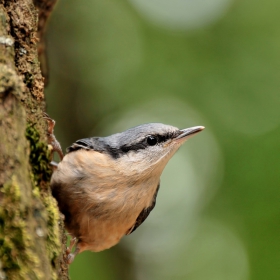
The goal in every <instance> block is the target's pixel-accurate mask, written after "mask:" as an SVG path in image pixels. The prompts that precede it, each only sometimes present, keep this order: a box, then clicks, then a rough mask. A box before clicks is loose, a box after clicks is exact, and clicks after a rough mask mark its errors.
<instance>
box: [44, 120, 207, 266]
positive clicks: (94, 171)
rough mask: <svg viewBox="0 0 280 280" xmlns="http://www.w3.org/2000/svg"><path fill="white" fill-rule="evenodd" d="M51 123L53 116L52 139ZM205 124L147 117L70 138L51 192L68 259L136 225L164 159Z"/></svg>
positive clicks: (149, 204) (152, 199) (152, 197)
mask: <svg viewBox="0 0 280 280" xmlns="http://www.w3.org/2000/svg"><path fill="white" fill-rule="evenodd" d="M48 121H49V123H51V121H52V120H51V119H48ZM53 126H54V121H53V125H52V127H51V128H50V131H49V135H50V138H51V142H52V141H53V139H55V138H54V136H53V133H52V130H53ZM203 129H204V127H203V126H195V127H191V128H186V129H181V130H180V129H178V128H176V127H173V126H169V125H165V124H161V123H149V124H143V125H140V126H136V127H133V128H130V129H128V130H126V131H124V132H122V133H117V134H113V135H111V136H108V137H92V138H85V139H81V140H78V141H76V142H75V143H74V144H72V146H70V147H69V148H68V149H67V154H66V155H65V157H64V158H63V159H62V161H61V162H60V163H59V164H58V166H57V169H56V170H55V171H54V173H53V175H52V178H51V189H52V194H53V196H54V197H55V198H56V200H57V202H58V206H59V209H60V211H61V212H62V213H63V214H64V216H65V221H64V222H65V227H66V229H67V230H68V232H69V233H70V234H71V236H72V237H73V239H72V241H71V242H70V244H71V245H70V248H69V249H68V252H67V253H68V262H69V263H71V262H72V261H73V259H74V257H75V255H76V254H78V253H80V252H82V251H85V250H91V251H94V252H98V251H102V250H104V249H108V248H110V247H112V246H114V245H116V244H117V243H118V242H119V241H120V239H121V238H122V237H123V236H124V235H128V234H130V233H132V232H133V231H134V230H136V229H137V228H138V227H139V226H140V225H141V224H142V223H143V222H144V221H145V219H146V218H147V217H148V215H149V214H150V212H151V211H152V210H153V208H154V207H155V204H156V197H157V193H158V190H159V185H160V175H161V173H162V171H163V169H164V167H165V165H166V164H167V162H168V161H169V160H170V158H171V157H172V156H173V155H174V153H175V152H176V151H177V150H178V148H179V147H180V146H181V145H182V144H183V143H184V142H185V141H186V140H187V139H188V138H190V137H191V136H193V135H195V134H197V133H198V132H200V131H202V130H203ZM53 144H54V146H55V147H57V143H53ZM58 152H61V151H59V149H58ZM75 243H76V249H75V251H74V253H71V250H72V247H73V246H74V245H75Z"/></svg>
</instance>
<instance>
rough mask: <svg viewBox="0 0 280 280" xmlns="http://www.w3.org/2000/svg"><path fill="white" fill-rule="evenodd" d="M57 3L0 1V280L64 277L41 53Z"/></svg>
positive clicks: (52, 0)
mask: <svg viewBox="0 0 280 280" xmlns="http://www.w3.org/2000/svg"><path fill="white" fill-rule="evenodd" d="M54 3H55V0H40V1H39V0H37V1H36V0H34V2H33V1H32V0H6V1H4V0H2V1H1V0H0V279H44V280H45V279H63V280H64V279H69V277H68V266H67V264H66V262H65V259H64V257H65V254H64V251H65V243H66V237H65V232H64V230H63V221H62V220H61V218H60V215H59V211H58V208H57V205H56V201H55V200H54V199H53V197H52V196H51V193H50V189H49V180H50V176H51V169H50V166H49V160H50V151H49V148H48V145H47V136H46V128H47V123H46V122H45V120H44V119H43V118H42V116H43V112H44V111H45V99H44V78H43V76H42V73H41V70H40V63H39V59H38V48H40V50H39V53H40V55H42V53H43V50H44V45H43V43H42V42H43V34H44V30H45V25H46V21H47V18H48V16H49V14H50V11H51V10H52V8H53V6H54Z"/></svg>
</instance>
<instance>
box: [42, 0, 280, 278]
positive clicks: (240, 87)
mask: <svg viewBox="0 0 280 280" xmlns="http://www.w3.org/2000/svg"><path fill="white" fill-rule="evenodd" d="M182 1H184V0H182ZM185 1H187V0H185ZM189 1H191V0H189ZM153 2H155V1H153ZM165 2H168V1H165ZM175 2H176V3H177V2H178V1H175ZM175 2H174V3H175ZM193 2H194V3H195V2H196V1H193ZM212 2H213V5H214V3H215V0H212ZM216 2H217V1H216ZM220 2H221V5H222V3H223V1H220ZM170 3H172V1H170ZM197 3H199V4H197V5H201V9H203V5H204V4H203V1H198V2H197ZM205 3H206V2H205ZM209 3H210V4H209ZM158 5H162V3H161V2H160V1H159V2H158ZM174 5H175V4H174ZM208 5H211V1H210V0H209V1H208ZM279 10H280V2H279V1H276V0H268V1H266V2H263V1H258V0H243V1H237V0H235V1H232V2H230V3H228V4H227V8H226V9H224V12H223V13H220V14H219V13H218V12H217V15H216V16H215V17H213V19H212V20H209V22H208V23H204V24H200V25H198V26H197V27H193V26H188V24H187V23H184V24H182V25H181V26H179V27H178V26H175V27H174V26H172V25H171V23H170V26H169V22H168V21H166V22H165V23H164V24H162V22H157V21H156V20H153V16H152V15H150V16H148V17H147V16H146V15H145V13H144V12H143V11H142V10H139V9H138V8H137V6H136V5H133V4H132V2H129V1H125V0H119V1H113V0H91V1H89V0H80V1H73V0H68V1H66V0H59V1H58V4H57V6H56V8H55V10H54V12H53V15H52V17H51V19H50V22H49V28H48V34H47V39H48V40H47V44H48V59H49V71H50V83H49V85H48V88H47V90H46V96H47V104H48V105H47V106H48V113H49V114H50V116H51V117H53V118H54V119H55V120H56V121H57V125H56V131H55V132H56V137H57V138H58V139H59V140H60V142H61V144H62V146H63V147H64V148H66V147H67V146H69V145H70V144H71V143H72V142H74V141H75V140H77V139H79V138H84V137H89V136H93V135H99V134H102V135H106V134H107V135H108V134H111V133H113V132H116V131H118V130H120V129H121V130H122V129H126V128H128V127H130V126H131V125H136V124H140V123H143V122H146V121H160V122H165V123H169V124H172V125H175V126H180V127H184V124H186V126H194V125H204V126H206V130H205V132H203V133H202V134H201V135H199V136H196V138H194V139H192V140H190V141H189V142H188V143H186V146H187V147H186V148H183V149H182V152H181V151H180V152H179V153H178V156H177V155H176V156H175V157H176V159H174V163H173V165H172V163H170V164H171V165H170V169H168V170H169V171H168V170H167V171H166V173H164V176H163V178H162V187H161V191H160V195H162V197H160V195H159V198H158V206H157V207H156V209H155V210H154V211H156V212H155V214H152V215H154V216H153V217H154V220H153V217H151V218H150V217H149V220H151V222H150V225H149V222H148V221H147V226H145V225H144V224H143V226H141V227H140V228H139V229H138V230H137V231H139V232H135V236H134V237H133V236H132V235H131V237H125V238H124V239H127V240H128V241H126V240H124V242H122V243H121V244H120V245H117V246H116V247H114V248H112V249H110V250H107V251H105V252H101V253H92V252H85V253H82V254H81V255H78V257H77V258H76V260H75V261H74V263H73V264H72V265H71V266H70V274H71V279H72V280H76V279H79V280H91V279H131V280H133V279H137V280H138V279H147V280H156V279H180V280H181V279H182V280H183V279H188V280H189V279H191V280H194V279H195V280H220V279H221V280H226V279H227V280H228V279H230V280H231V279H232V280H239V279H240V280H241V279H242V280H243V279H244V280H245V279H254V280H263V279H270V280H274V279H279V277H280V172H279V167H280V159H279V155H280V141H279V139H280V94H279V89H280V17H279ZM169 12H170V11H169V10H168V9H167V10H166V14H168V13H169ZM187 16H188V14H187V13H186V17H187ZM175 18H176V15H175ZM197 21H198V22H199V18H198V20H197ZM201 21H203V20H201ZM177 107H178V110H177V109H176V108H177ZM179 154H181V155H182V158H183V157H184V156H183V155H185V158H187V159H182V160H183V161H184V160H185V161H186V168H185V169H184V166H185V165H184V164H182V161H180V159H181V158H180V155H179ZM172 160H173V159H172ZM176 160H177V161H176ZM176 164H178V165H176ZM189 166H192V167H189ZM167 168H169V167H167ZM172 168H173V169H172ZM191 169H194V171H190V170H191ZM202 169H203V170H204V171H203V172H202V171H201V170H202ZM184 170H186V171H184ZM200 171H201V172H200ZM184 172H185V173H186V174H192V176H193V177H194V178H195V179H192V181H191V180H190V182H189V184H193V187H194V188H195V187H196V185H198V183H197V184H196V182H197V181H196V180H199V182H201V185H203V186H204V187H205V188H202V189H201V192H200V194H199V195H198V198H199V199H196V200H195V199H194V200H192V199H191V198H192V196H191V195H190V196H189V194H190V193H186V194H184V191H182V195H181V196H182V197H184V195H186V197H190V204H192V202H193V204H194V206H193V208H190V209H192V211H191V212H193V213H195V214H193V215H192V214H190V215H189V214H188V213H186V215H187V214H188V215H189V216H191V217H192V218H189V219H188V222H187V221H186V220H187V218H186V220H184V219H185V218H184V215H181V216H180V218H178V213H179V212H180V214H181V213H182V212H184V209H185V208H183V206H180V205H181V204H180V203H178V205H179V207H177V208H176V209H175V208H174V207H171V208H170V209H173V208H174V209H175V210H174V213H173V214H172V215H174V216H171V218H170V217H169V219H168V215H167V216H166V218H165V214H166V213H167V212H168V213H170V212H172V210H170V211H169V210H168V211H167V210H166V213H165V212H164V211H165V209H167V206H166V204H167V203H168V200H165V199H166V197H168V198H169V200H172V201H173V203H175V204H176V199H177V197H178V195H177V196H176V190H177V186H178V189H179V186H183V187H186V188H187V186H188V182H187V183H186V186H184V183H180V182H181V181H180V180H179V179H178V178H180V176H183V173H184ZM207 172H208V173H209V174H211V175H209V177H207V176H206V175H205V174H206V173H207ZM208 173H207V174H208ZM203 174H204V175H203ZM177 177H178V178H177ZM187 178H188V177H187ZM209 178H210V179H209ZM177 179H178V180H177ZM164 182H168V184H169V185H168V184H166V185H164ZM173 184H174V185H173ZM207 186H208V188H207ZM209 189H211V190H212V191H209ZM168 190H169V192H168ZM161 193H162V194H161ZM164 193H165V194H164ZM160 200H162V201H163V202H162V203H161V204H160ZM165 201H167V202H165ZM201 201H203V203H202V202H201ZM182 203H183V202H182ZM182 205H183V204H182ZM197 205H198V206H197ZM157 208H159V209H157ZM168 209H169V208H168ZM180 209H181V210H180ZM194 209H195V210H194ZM186 212H187V211H186ZM152 215H151V216H152ZM172 217H177V222H178V224H180V223H181V224H187V225H188V229H186V230H176V228H175V226H174V231H172V220H174V218H172ZM157 221H160V225H159V227H158V230H157V228H155V229H152V228H150V227H152V224H155V223H156V222H157ZM198 221H199V222H198ZM145 223H146V222H145ZM142 227H143V229H142ZM192 228H195V230H193V231H192ZM167 229H168V232H170V233H171V234H170V235H167V234H166V230H167ZM145 232H146V234H147V238H146V237H145V238H143V236H145V235H143V234H144V233H145ZM149 234H150V235H155V236H156V237H157V238H158V239H160V238H162V236H164V238H165V239H164V241H163V242H162V243H161V244H162V245H161V246H158V247H156V246H155V247H153V246H147V248H146V247H145V244H146V243H145V242H148V239H149ZM133 235H134V233H133ZM184 236H185V239H184ZM151 238H152V237H151ZM176 238H177V239H178V240H179V239H180V240H181V241H180V244H182V247H184V246H186V249H185V250H183V251H180V252H179V251H178V252H176V251H175V250H171V249H170V246H167V245H168V244H171V243H172V242H173V240H174V239H176ZM138 239H139V240H144V241H143V243H141V244H143V248H144V250H142V251H143V252H142V251H141V250H140V251H141V252H140V253H139V250H138V249H137V248H138V247H137V246H139V245H137V246H136V245H135V244H136V243H137V242H138V241H137V240H138ZM129 240H130V241H129ZM170 242H171V243H170ZM165 244H167V245H166V246H167V247H164V246H165ZM183 244H186V245H183ZM141 246H142V245H141ZM149 248H150V249H149ZM237 248H238V249H237ZM149 250H150V251H149ZM157 250H158V251H157ZM145 252H146V254H145ZM157 252H158V253H157ZM143 254H144V255H143ZM160 256H161V257H162V258H161V257H160ZM175 256H176V257H175ZM163 271H165V272H164V273H165V274H164V275H165V276H164V275H162V273H163Z"/></svg>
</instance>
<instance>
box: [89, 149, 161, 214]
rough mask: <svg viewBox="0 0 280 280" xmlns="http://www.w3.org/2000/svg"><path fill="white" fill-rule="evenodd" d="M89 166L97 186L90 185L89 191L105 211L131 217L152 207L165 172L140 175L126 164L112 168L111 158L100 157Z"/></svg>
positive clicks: (119, 163) (95, 201)
mask: <svg viewBox="0 0 280 280" xmlns="http://www.w3.org/2000/svg"><path fill="white" fill-rule="evenodd" d="M97 159H98V160H97ZM87 166H91V168H92V169H91V170H89V169H88V171H89V172H91V173H92V176H91V177H92V178H93V177H94V178H95V179H94V184H92V182H93V181H91V183H90V182H89V183H90V184H89V185H88V188H87V191H88V193H89V195H90V197H91V199H92V202H94V204H95V205H99V207H98V208H99V209H100V210H102V211H101V212H107V213H119V214H123V215H128V213H130V212H131V211H135V212H137V213H138V212H141V211H142V210H143V209H144V208H147V207H149V206H150V204H151V202H152V200H153V196H154V193H155V191H156V189H157V186H158V184H159V177H160V173H161V172H151V171H149V172H143V173H141V172H137V170H134V169H133V167H132V166H128V165H127V164H124V163H122V162H117V163H116V164H115V165H114V166H112V165H111V161H110V160H109V159H108V158H107V155H102V156H101V155H100V154H99V155H98V158H97V157H96V158H95V160H94V162H93V163H92V164H91V165H87ZM105 209H106V210H105ZM111 211H114V212H111ZM138 214H139V213H138Z"/></svg>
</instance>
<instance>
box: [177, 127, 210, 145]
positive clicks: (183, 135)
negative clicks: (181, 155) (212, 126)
mask: <svg viewBox="0 0 280 280" xmlns="http://www.w3.org/2000/svg"><path fill="white" fill-rule="evenodd" d="M204 128H205V127H204V126H194V127H189V128H185V129H181V130H180V134H179V135H178V136H177V137H176V138H174V140H175V141H176V142H181V141H182V142H184V141H186V140H187V139H189V138H190V137H191V136H194V135H195V134H197V133H198V132H200V131H202V130H203V129H204Z"/></svg>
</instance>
